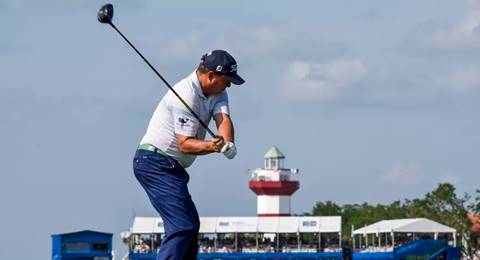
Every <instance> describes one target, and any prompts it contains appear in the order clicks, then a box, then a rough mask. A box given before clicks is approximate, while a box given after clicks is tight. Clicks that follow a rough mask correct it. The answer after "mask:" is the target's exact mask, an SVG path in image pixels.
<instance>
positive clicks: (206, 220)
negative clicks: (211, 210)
mask: <svg viewBox="0 0 480 260" xmlns="http://www.w3.org/2000/svg"><path fill="white" fill-rule="evenodd" d="M216 227H217V217H202V218H200V230H199V232H200V233H202V234H213V233H215V230H216Z"/></svg>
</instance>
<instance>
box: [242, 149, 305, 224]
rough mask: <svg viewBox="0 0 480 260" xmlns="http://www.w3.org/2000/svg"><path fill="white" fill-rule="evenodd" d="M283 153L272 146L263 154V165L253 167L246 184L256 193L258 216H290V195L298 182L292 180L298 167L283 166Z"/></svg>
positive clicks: (295, 189)
mask: <svg viewBox="0 0 480 260" xmlns="http://www.w3.org/2000/svg"><path fill="white" fill-rule="evenodd" d="M284 160H285V155H283V153H282V152H281V151H280V150H279V149H278V148H277V147H275V146H274V147H272V148H271V149H270V150H268V152H267V153H266V154H265V156H264V167H263V168H258V169H255V170H254V171H253V172H252V177H251V179H250V182H249V184H248V186H249V187H250V189H251V190H252V191H253V192H255V194H257V215H258V216H259V217H277V216H290V215H291V208H290V197H291V196H292V194H293V193H294V192H295V191H297V190H298V188H299V187H300V183H299V182H298V181H297V180H294V176H293V175H294V174H297V173H298V169H287V168H285V167H284V162H283V161H284Z"/></svg>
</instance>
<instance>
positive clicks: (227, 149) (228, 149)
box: [220, 142, 237, 159]
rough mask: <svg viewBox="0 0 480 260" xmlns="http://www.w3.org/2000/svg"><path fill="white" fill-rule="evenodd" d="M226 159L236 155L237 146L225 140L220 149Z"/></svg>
mask: <svg viewBox="0 0 480 260" xmlns="http://www.w3.org/2000/svg"><path fill="white" fill-rule="evenodd" d="M220 152H221V153H223V154H224V155H225V157H227V158H228V159H233V157H235V155H237V147H236V146H235V144H234V143H232V142H227V143H226V144H225V145H224V146H223V147H222V150H220Z"/></svg>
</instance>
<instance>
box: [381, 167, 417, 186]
mask: <svg viewBox="0 0 480 260" xmlns="http://www.w3.org/2000/svg"><path fill="white" fill-rule="evenodd" d="M422 178H423V175H422V171H421V170H420V167H419V166H418V165H416V164H413V163H402V162H396V163H394V164H393V166H392V169H390V170H389V171H387V172H386V173H385V174H383V180H384V181H385V182H387V183H392V184H403V185H413V184H418V183H419V182H420V181H421V180H422Z"/></svg>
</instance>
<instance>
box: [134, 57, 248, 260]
mask: <svg viewBox="0 0 480 260" xmlns="http://www.w3.org/2000/svg"><path fill="white" fill-rule="evenodd" d="M244 82H245V81H244V80H243V79H242V78H241V77H240V76H239V75H238V74H237V62H236V61H235V59H234V58H233V57H232V56H231V55H230V54H229V53H228V52H226V51H224V50H214V51H211V52H209V53H207V54H205V55H203V57H202V59H201V62H200V64H199V66H198V68H197V69H196V70H195V71H194V72H193V73H192V74H190V75H189V76H188V77H186V78H185V79H183V80H181V81H180V82H178V83H177V84H176V85H175V86H173V88H174V89H175V91H176V92H177V93H178V94H179V95H180V96H181V97H182V98H183V99H184V100H185V102H186V103H187V104H188V105H189V106H190V107H191V108H192V110H193V111H194V112H195V113H196V114H197V115H198V116H199V117H200V119H201V120H202V121H203V122H204V123H205V124H206V125H208V123H209V121H210V119H211V118H213V119H214V120H215V123H216V126H217V129H218V133H219V135H218V136H216V137H215V138H213V139H211V140H204V138H205V133H206V129H205V128H204V127H203V126H202V125H201V124H200V123H199V121H198V119H197V118H196V117H195V116H193V114H192V113H191V112H189V110H188V109H187V108H186V107H185V106H184V105H183V104H182V103H181V101H180V100H179V99H178V98H177V97H176V96H175V95H174V94H173V92H172V91H168V93H167V94H166V95H165V96H164V97H163V98H162V100H161V101H160V103H159V104H158V106H157V108H156V110H155V112H154V113H153V116H152V118H151V120H150V123H149V125H148V128H147V132H146V134H145V136H144V137H143V138H142V140H141V142H140V145H139V146H138V149H137V151H136V153H135V158H134V160H133V170H134V172H135V177H136V178H137V180H138V181H139V182H140V184H141V185H142V187H143V188H144V189H145V191H146V193H147V195H148V198H149V199H150V202H151V203H152V205H153V207H155V209H156V210H157V211H158V213H159V214H160V216H161V217H162V219H163V222H164V228H165V236H164V238H163V240H162V244H161V247H160V251H159V253H158V258H157V259H161V260H165V259H175V260H182V259H192V260H193V259H197V253H198V230H199V227H200V221H199V217H198V213H197V209H196V208H195V204H194V203H193V201H192V198H191V196H190V193H189V192H188V187H187V184H188V180H189V178H190V177H189V175H188V173H187V171H186V170H185V169H186V168H188V167H189V166H190V165H192V163H193V161H194V160H195V158H196V157H197V155H204V154H209V153H215V152H217V153H218V152H222V153H223V154H224V155H225V156H226V157H227V158H228V159H233V157H235V155H236V154H237V149H236V147H235V144H234V131H233V123H232V120H231V118H230V116H229V106H228V95H227V92H226V91H225V89H226V88H227V87H229V86H230V84H231V83H233V84H236V85H240V84H243V83H244Z"/></svg>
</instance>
